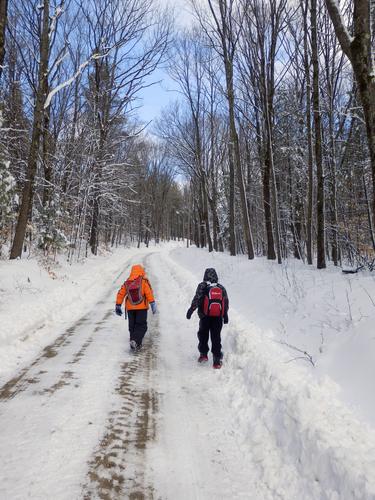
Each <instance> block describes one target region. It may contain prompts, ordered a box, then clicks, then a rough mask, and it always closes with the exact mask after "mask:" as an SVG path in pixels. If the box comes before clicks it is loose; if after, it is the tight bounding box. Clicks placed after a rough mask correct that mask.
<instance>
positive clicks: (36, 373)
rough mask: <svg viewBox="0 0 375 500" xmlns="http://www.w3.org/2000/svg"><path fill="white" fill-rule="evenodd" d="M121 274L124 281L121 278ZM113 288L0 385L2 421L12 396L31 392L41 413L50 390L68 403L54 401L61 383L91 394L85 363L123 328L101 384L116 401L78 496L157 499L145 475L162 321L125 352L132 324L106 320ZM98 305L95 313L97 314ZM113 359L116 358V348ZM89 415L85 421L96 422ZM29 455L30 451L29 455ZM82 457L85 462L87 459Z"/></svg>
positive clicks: (51, 399)
mask: <svg viewBox="0 0 375 500" xmlns="http://www.w3.org/2000/svg"><path fill="white" fill-rule="evenodd" d="M145 260H146V259H145ZM145 265H146V264H145ZM115 281H116V287H118V286H119V284H120V281H119V278H117V279H116V280H115ZM151 281H152V276H151ZM153 284H154V282H153ZM113 292H114V290H113V289H111V291H110V292H109V293H108V295H107V296H106V297H104V298H103V299H102V300H101V301H100V302H99V303H97V304H95V305H94V308H93V310H92V311H91V312H90V313H88V314H86V315H85V316H83V317H82V318H80V319H79V320H78V321H77V322H76V323H75V324H73V325H72V326H71V327H69V328H68V329H66V330H65V331H64V332H63V333H62V334H61V335H59V336H58V337H57V338H56V340H55V341H54V342H52V343H51V344H49V345H47V346H46V347H45V348H43V350H42V351H41V352H40V354H39V355H38V356H37V357H36V358H35V359H34V360H33V361H32V362H31V363H30V364H29V365H27V366H26V367H24V368H23V369H22V370H20V372H19V373H18V374H17V375H16V376H14V377H13V378H12V379H11V380H9V381H8V382H7V383H5V384H4V385H3V386H2V387H0V422H1V418H2V417H4V416H5V414H6V413H7V412H8V413H10V414H11V413H12V411H13V410H12V408H11V405H12V402H13V401H15V400H18V399H19V400H20V402H21V403H22V401H23V398H26V399H27V401H28V404H32V405H33V411H35V414H36V412H37V411H39V410H36V408H40V409H41V410H40V411H41V414H43V407H44V405H45V402H46V398H49V403H48V404H49V406H50V407H51V406H53V405H54V404H55V405H56V412H59V411H60V412H64V411H65V409H64V408H62V407H57V405H58V398H57V399H56V401H55V399H54V398H56V395H57V394H59V393H61V392H63V391H67V394H69V391H74V389H75V388H79V390H81V391H82V397H85V388H84V386H83V385H82V383H83V382H82V380H81V378H80V375H81V373H82V370H83V369H84V367H83V366H82V365H84V364H85V363H86V364H87V363H89V364H91V363H95V361H96V358H97V355H96V354H95V353H96V352H99V350H100V349H101V344H100V342H101V340H100V335H102V338H103V337H106V338H107V339H109V338H110V337H108V335H117V336H119V335H120V336H121V341H120V342H121V347H120V349H121V351H120V352H118V353H117V359H118V360H120V362H119V364H118V365H117V366H118V368H117V369H116V370H115V371H114V378H113V379H112V382H111V383H110V385H109V386H107V387H104V388H103V387H102V389H101V391H103V390H104V391H105V392H106V395H107V396H108V394H109V395H111V394H112V396H111V401H112V404H111V405H110V406H109V409H108V413H107V417H106V419H105V424H104V427H103V428H102V429H99V431H98V436H99V437H98V442H97V445H96V446H94V447H93V446H92V442H91V446H90V448H89V449H87V453H86V456H87V457H90V458H89V459H88V461H87V464H86V467H85V469H86V471H87V473H86V477H82V478H81V493H80V495H79V497H78V498H79V499H82V498H84V499H86V500H88V499H103V500H107V499H108V500H109V499H111V500H115V499H122V500H123V499H127V498H129V499H133V500H135V499H152V498H153V497H154V493H153V488H152V484H150V483H149V481H148V477H147V459H146V452H147V445H148V443H150V442H152V441H153V440H154V438H155V434H156V414H157V411H158V398H157V393H156V392H155V390H154V389H153V386H154V385H155V384H153V378H154V377H155V372H156V367H157V352H158V343H159V331H158V330H159V328H158V321H157V317H153V318H152V320H151V321H150V322H149V330H148V332H147V334H146V337H145V340H144V345H143V348H142V350H141V351H140V352H138V353H134V354H133V353H131V354H130V353H127V350H128V332H127V328H126V325H124V324H121V326H120V323H117V322H116V328H117V324H118V325H119V326H118V331H116V332H113V326H112V327H111V326H108V323H109V318H110V316H111V315H113V302H114V300H113V299H114V295H113ZM95 310H97V313H95V317H96V320H94V321H93V319H92V318H93V314H94V311H95ZM101 311H103V312H101ZM150 323H151V324H150ZM117 338H118V337H117ZM107 342H110V341H109V340H107ZM117 345H118V344H117ZM109 352H110V351H109ZM121 358H123V361H121ZM107 361H108V363H111V362H112V359H111V358H110V354H109V357H108V359H107ZM101 369H103V367H101V366H100V363H99V362H98V366H97V370H98V372H100V370H101ZM101 391H98V394H97V396H96V397H97V399H98V400H100V398H101V397H102V396H103V393H101ZM72 394H73V393H72ZM30 398H31V399H30ZM24 411H25V414H24V415H23V416H22V418H24V419H25V422H26V426H27V421H28V420H30V427H31V428H32V419H33V418H34V417H32V416H31V417H30V416H29V414H28V410H27V408H26V406H25V410H24ZM36 418H38V417H36ZM91 423H92V422H88V423H87V424H86V425H88V426H90V424H91ZM85 430H87V427H86V428H85V427H82V428H81V432H82V434H84V433H85ZM12 439H14V442H15V446H16V447H17V445H18V443H17V439H18V436H17V435H16V434H15V435H14V437H13V438H12ZM35 440H38V437H37V436H31V435H30V444H31V443H32V441H34V443H33V444H37V443H35ZM59 445H61V446H62V447H63V446H64V443H61V442H60V443H59ZM20 453H23V452H22V451H20ZM40 454H41V455H43V454H46V455H48V449H47V448H43V445H41V448H40ZM25 457H26V455H25V456H24V457H23V459H25ZM11 460H16V458H15V457H13V458H11ZM81 464H82V466H84V463H83V462H81ZM54 480H55V481H56V482H60V483H61V482H62V483H63V482H64V478H63V477H58V475H57V477H56V478H55V479H54ZM68 481H69V480H68ZM10 485H12V483H10ZM67 486H69V485H67ZM8 491H9V490H8ZM30 498H37V495H35V493H30ZM78 498H77V500H78ZM72 500H73V499H72Z"/></svg>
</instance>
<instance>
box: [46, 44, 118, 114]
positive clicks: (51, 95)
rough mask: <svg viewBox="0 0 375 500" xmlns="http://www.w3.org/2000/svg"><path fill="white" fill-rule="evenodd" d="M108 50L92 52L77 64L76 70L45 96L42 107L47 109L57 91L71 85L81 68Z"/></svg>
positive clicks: (80, 72) (81, 70)
mask: <svg viewBox="0 0 375 500" xmlns="http://www.w3.org/2000/svg"><path fill="white" fill-rule="evenodd" d="M108 52H109V50H108V51H106V52H105V53H104V54H98V53H95V54H92V56H91V57H90V58H89V59H87V60H86V61H85V62H83V63H82V64H81V65H80V66H79V68H78V69H77V71H76V72H75V73H74V75H73V76H71V77H70V78H69V79H68V80H65V82H62V83H60V85H58V86H57V87H55V88H54V89H52V90H51V92H50V93H49V94H48V96H47V98H46V101H45V103H44V109H47V108H48V107H49V106H50V104H51V101H52V99H53V97H54V96H55V95H56V94H57V93H58V92H60V90H62V89H64V88H65V87H68V86H69V85H71V84H72V83H73V82H74V81H75V80H76V78H78V77H79V76H80V75H81V74H82V72H83V70H84V69H85V68H86V67H87V66H88V65H89V64H90V63H91V61H94V60H95V59H100V58H102V57H106V56H107V55H108Z"/></svg>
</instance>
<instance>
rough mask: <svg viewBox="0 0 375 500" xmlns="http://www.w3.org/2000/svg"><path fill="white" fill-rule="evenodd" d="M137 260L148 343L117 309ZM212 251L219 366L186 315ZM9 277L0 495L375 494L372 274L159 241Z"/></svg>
mask: <svg viewBox="0 0 375 500" xmlns="http://www.w3.org/2000/svg"><path fill="white" fill-rule="evenodd" d="M132 263H143V265H144V266H145V267H146V270H147V272H148V275H149V277H150V280H151V282H152V285H153V288H154V292H155V296H156V301H157V305H158V314H157V315H155V316H152V315H150V317H149V332H148V333H147V336H146V338H147V340H146V342H145V346H144V349H143V351H141V352H140V353H139V354H138V355H134V354H132V353H129V349H128V333H127V331H126V325H125V324H124V321H123V319H121V318H118V317H117V316H115V315H114V313H113V308H114V299H115V292H116V290H117V289H118V287H119V286H120V284H121V283H122V281H123V279H124V278H125V277H126V276H127V274H128V272H129V269H130V265H131V264H132ZM206 267H215V268H216V270H217V272H218V274H219V278H220V281H221V282H222V283H223V284H224V285H225V286H226V288H227V291H228V294H229V299H230V310H229V320H230V321H229V325H227V326H225V327H224V329H223V335H222V337H223V345H224V353H225V355H224V364H223V368H222V370H220V371H216V370H212V368H211V363H209V364H208V366H207V365H206V366H199V365H198V364H197V361H196V360H197V354H198V352H197V339H196V331H197V316H196V314H195V313H194V315H193V317H192V318H191V320H190V321H187V320H186V318H185V314H186V310H187V308H188V307H189V305H190V301H191V299H192V296H193V294H194V291H195V288H196V286H197V284H198V282H199V281H201V279H202V275H203V271H204V269H205V268H206ZM297 271H298V273H297ZM0 282H1V304H0V324H1V325H2V328H1V334H0V342H1V344H0V360H1V367H2V368H1V370H0V380H1V388H0V405H1V410H0V419H1V428H2V429H3V431H2V432H1V433H0V464H1V470H2V472H1V485H0V498H12V499H18V498H19V499H24V498H33V499H40V498H54V499H58V500H60V499H67V500H68V499H69V500H71V499H79V498H104V497H105V498H138V497H139V498H162V499H176V498H179V499H195V498H197V499H204V500H206V499H211V498H220V499H221V498H222V499H224V498H225V499H227V498H234V499H236V498H246V499H252V500H253V499H254V500H266V499H269V500H273V499H285V500H291V499H293V500H294V499H295V500H297V499H298V500H299V499H307V500H308V499H314V500H315V499H319V500H320V499H327V500H337V499H340V500H341V499H344V500H351V499H358V500H363V499H369V500H370V499H374V498H375V475H374V473H373V471H374V465H375V431H374V426H375V410H374V407H375V404H374V398H373V394H372V392H371V387H370V384H371V381H372V379H373V375H374V373H373V371H374V368H373V363H371V359H374V358H373V355H372V349H373V347H372V345H373V340H372V332H371V328H370V325H371V323H373V319H374V315H375V307H374V305H373V301H374V302H375V281H374V279H373V277H372V276H371V275H361V274H358V275H352V276H344V275H342V274H340V272H339V271H338V270H337V269H329V270H326V271H317V270H314V269H311V268H308V267H306V266H303V265H302V264H300V263H298V262H289V263H284V265H283V266H282V267H280V266H277V264H274V263H269V262H267V261H265V260H263V259H257V260H255V261H254V262H249V261H248V260H247V259H245V258H243V257H236V258H233V257H229V256H228V255H225V254H215V253H213V254H209V253H208V252H207V251H204V250H199V249H196V248H194V247H193V248H189V249H186V248H184V247H183V246H176V245H169V246H168V245H167V246H152V247H150V248H149V249H145V248H142V249H141V250H136V249H127V250H119V251H118V252H117V253H115V254H114V255H110V254H109V255H106V256H102V257H98V258H92V259H89V260H88V262H87V263H86V264H84V265H75V266H72V267H68V266H66V267H65V266H63V265H59V266H56V267H54V268H53V269H50V271H49V273H47V272H46V271H44V270H43V268H42V267H40V266H38V265H37V264H36V263H35V262H33V261H22V262H14V261H13V262H1V264H0ZM286 344H288V345H286ZM291 346H293V347H291ZM296 349H298V350H296ZM69 457H72V458H71V459H70V458H69ZM26 470H27V471H28V472H27V473H26V474H24V473H23V472H22V471H26ZM171 478H173V479H171ZM105 495H106V496H105ZM137 495H138V497H137Z"/></svg>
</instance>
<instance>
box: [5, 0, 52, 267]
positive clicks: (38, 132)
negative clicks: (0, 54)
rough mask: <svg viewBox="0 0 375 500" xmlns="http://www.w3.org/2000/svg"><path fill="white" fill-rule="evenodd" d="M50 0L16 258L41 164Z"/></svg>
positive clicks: (13, 253)
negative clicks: (38, 167)
mask: <svg viewBox="0 0 375 500" xmlns="http://www.w3.org/2000/svg"><path fill="white" fill-rule="evenodd" d="M49 5H50V2H49V0H44V4H43V19H42V30H41V36H40V42H39V55H40V64H39V72H38V86H37V91H36V95H35V105H34V117H33V128H32V136H31V145H30V150H29V156H28V161H27V178H26V181H25V185H24V188H23V191H22V201H21V208H20V212H19V215H18V219H17V226H16V232H15V235H14V239H13V245H12V249H11V252H10V258H11V259H16V258H18V257H21V255H22V246H23V242H24V239H25V234H26V227H27V221H28V217H29V213H30V211H31V209H32V203H33V196H34V184H35V175H36V171H37V165H38V154H39V148H40V139H41V137H42V129H43V122H44V113H45V110H44V103H45V100H46V97H47V90H48V63H49V26H50V16H49Z"/></svg>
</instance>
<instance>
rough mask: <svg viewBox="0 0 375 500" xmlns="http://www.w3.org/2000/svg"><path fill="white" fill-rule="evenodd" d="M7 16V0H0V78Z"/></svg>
mask: <svg viewBox="0 0 375 500" xmlns="http://www.w3.org/2000/svg"><path fill="white" fill-rule="evenodd" d="M7 16H8V0H0V80H1V75H2V72H3V64H4V57H5V30H6V25H7Z"/></svg>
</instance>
